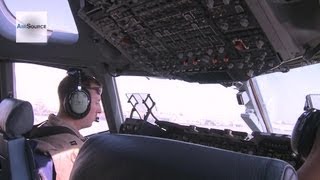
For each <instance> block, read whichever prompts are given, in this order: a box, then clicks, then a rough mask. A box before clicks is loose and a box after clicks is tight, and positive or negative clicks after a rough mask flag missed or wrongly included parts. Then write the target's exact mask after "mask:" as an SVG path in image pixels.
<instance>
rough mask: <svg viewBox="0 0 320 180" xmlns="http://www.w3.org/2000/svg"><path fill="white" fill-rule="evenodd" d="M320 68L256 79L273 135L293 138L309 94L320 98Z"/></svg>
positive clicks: (292, 71)
mask: <svg viewBox="0 0 320 180" xmlns="http://www.w3.org/2000/svg"><path fill="white" fill-rule="evenodd" d="M319 70H320V64H315V65H309V66H305V67H301V68H296V69H291V70H290V71H289V72H287V73H273V74H267V75H262V76H258V77H256V78H255V80H256V81H257V84H258V88H259V90H260V93H261V96H262V99H263V103H264V106H265V107H266V110H267V113H268V115H269V119H270V121H271V124H272V127H273V132H275V133H284V134H291V132H292V129H293V127H294V125H295V123H296V121H297V120H298V117H299V116H300V115H301V114H302V112H303V107H304V104H305V100H306V95H308V94H319V93H320V83H319V82H318V77H320V71H319Z"/></svg>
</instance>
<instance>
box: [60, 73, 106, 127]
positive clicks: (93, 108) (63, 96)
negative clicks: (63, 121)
mask: <svg viewBox="0 0 320 180" xmlns="http://www.w3.org/2000/svg"><path fill="white" fill-rule="evenodd" d="M101 92H102V85H101V83H100V82H99V81H98V80H97V79H95V78H94V77H92V76H88V75H86V74H84V73H83V72H81V71H74V72H73V73H70V72H68V76H66V77H65V78H64V79H63V80H62V81H61V82H60V84H59V87H58V95H59V101H60V108H59V115H60V116H62V117H67V118H68V119H72V120H75V121H77V128H78V129H79V130H80V129H82V128H86V127H90V126H91V125H92V122H93V121H94V120H96V119H97V117H98V114H99V113H101V106H100V100H101Z"/></svg>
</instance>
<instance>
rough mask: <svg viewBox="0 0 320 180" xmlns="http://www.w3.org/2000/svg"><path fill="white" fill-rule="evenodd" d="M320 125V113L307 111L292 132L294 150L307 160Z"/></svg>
mask: <svg viewBox="0 0 320 180" xmlns="http://www.w3.org/2000/svg"><path fill="white" fill-rule="evenodd" d="M319 125H320V111H319V110H316V109H309V110H306V111H305V112H304V113H303V114H302V115H301V116H300V117H299V119H298V121H297V123H296V125H295V126H294V128H293V131H292V137H291V147H292V150H293V151H294V152H295V153H297V154H299V155H301V156H302V157H303V158H304V159H306V158H307V157H308V155H309V153H310V151H311V149H312V146H313V144H314V141H315V139H316V134H317V131H318V128H319Z"/></svg>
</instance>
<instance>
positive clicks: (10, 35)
mask: <svg viewBox="0 0 320 180" xmlns="http://www.w3.org/2000/svg"><path fill="white" fill-rule="evenodd" d="M21 13H22V14H23V15H24V14H27V15H28V14H32V15H33V16H28V17H27V18H22V19H21ZM37 13H38V14H37ZM39 13H40V14H39ZM30 17H31V18H30ZM33 17H35V18H33ZM40 22H41V23H40ZM37 23H38V24H41V25H38V24H37ZM34 24H37V25H34ZM37 28H38V29H40V30H39V31H37V32H36V33H31V35H34V34H36V35H39V32H40V31H41V35H42V36H43V38H42V40H43V39H45V42H44V41H41V42H42V43H46V42H48V43H50V42H54V43H63V44H73V43H76V42H77V41H78V38H79V34H78V29H77V26H76V23H75V21H74V18H73V15H72V12H71V9H70V5H69V2H68V0H55V1H52V0H28V1H21V0H3V1H0V35H2V36H3V37H5V38H7V39H9V40H11V41H14V42H24V43H28V42H29V41H28V40H29V39H30V38H29V39H27V40H26V41H23V40H24V39H23V40H22V41H21V37H22V36H21V34H19V33H20V32H23V33H24V34H23V36H27V37H28V36H30V33H29V32H28V31H30V29H32V30H34V29H36V30H38V29H37ZM26 32H27V33H26ZM28 33H29V34H28ZM37 33H38V34H37ZM30 43H39V42H37V39H36V41H32V39H31V42H30Z"/></svg>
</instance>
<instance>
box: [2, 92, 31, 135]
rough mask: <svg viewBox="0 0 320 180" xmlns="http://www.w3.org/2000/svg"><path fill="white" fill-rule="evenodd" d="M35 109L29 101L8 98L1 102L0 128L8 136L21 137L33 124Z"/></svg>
mask: <svg viewBox="0 0 320 180" xmlns="http://www.w3.org/2000/svg"><path fill="white" fill-rule="evenodd" d="M33 120H34V116H33V109H32V105H31V104H30V103H29V102H27V101H22V100H18V99H13V98H6V99H4V100H2V101H1V103H0V130H1V132H3V133H4V134H6V136H7V137H8V138H15V137H21V135H23V134H25V133H27V132H28V131H30V130H31V129H32V126H33Z"/></svg>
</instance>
